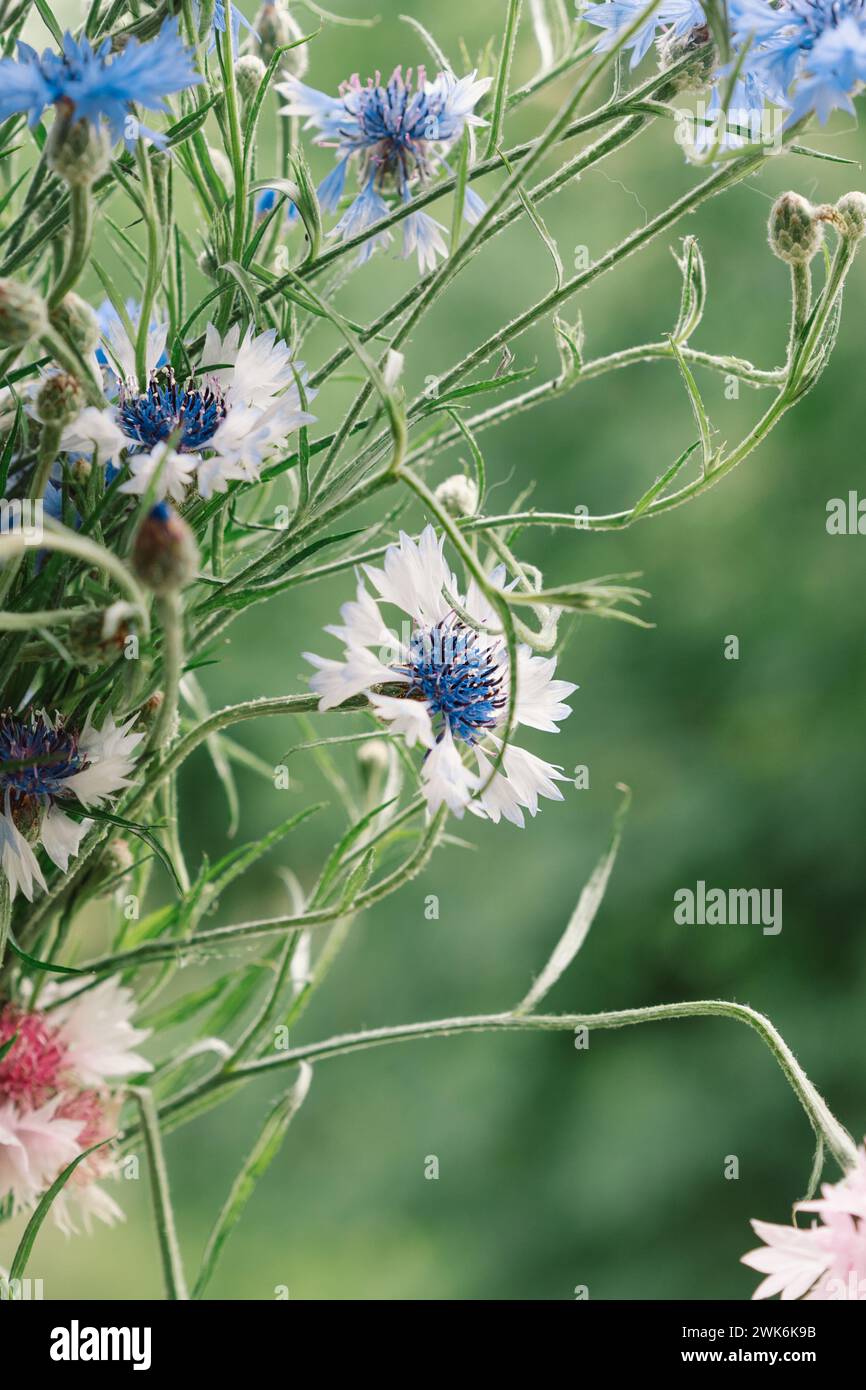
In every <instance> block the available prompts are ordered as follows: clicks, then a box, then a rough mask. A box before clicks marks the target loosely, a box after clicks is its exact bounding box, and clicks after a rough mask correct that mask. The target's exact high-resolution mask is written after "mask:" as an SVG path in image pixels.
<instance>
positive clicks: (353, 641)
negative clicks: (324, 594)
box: [306, 526, 577, 826]
mask: <svg viewBox="0 0 866 1390" xmlns="http://www.w3.org/2000/svg"><path fill="white" fill-rule="evenodd" d="M442 544H443V542H442V540H437V537H436V532H435V531H434V529H433V527H432V526H428V527H427V528H426V530H425V531H424V532H423V534H422V535H421V538H420V540H419V541H418V542H417V543H416V542H415V541H413V540H412V539H411V538H410V537H409V536H407V535H404V534H401V536H400V542H399V545H392V546H389V548H388V550H387V551H386V554H385V559H384V565H383V568H382V569H378V568H376V567H374V566H371V565H367V566H365V570H366V574H367V578H368V579H369V581H370V583H371V584H372V586H373V588H374V589H375V590H376V593H377V595H378V598H376V597H374V596H373V595H372V594H371V593H370V591H369V589H367V588H366V586H365V584H364V582H363V580H361V581H359V583H358V588H357V593H356V596H355V598H354V599H353V600H351V601H350V602H348V603H345V604H344V605H343V607H342V608H341V610H340V616H341V618H342V624H340V625H339V626H335V627H329V628H327V629H326V631H328V632H330V633H331V634H332V635H333V636H335V637H336V638H337V639H338V640H339V641H340V642H342V644H343V659H342V660H333V659H331V658H328V657H321V656H316V655H314V654H313V653H306V657H307V660H308V661H309V662H310V663H311V664H312V665H313V666H315V667H317V668H318V669H317V671H316V674H315V675H314V676H313V677H312V678H311V681H310V684H311V686H312V688H313V689H314V690H315V691H316V692H317V693H318V695H319V696H320V697H321V698H320V702H319V708H320V709H322V710H326V709H332V708H333V707H334V706H335V705H339V704H342V703H343V701H344V700H347V699H349V698H350V697H351V696H354V695H359V694H361V693H364V694H366V695H367V696H368V698H369V699H370V702H371V704H372V706H373V708H374V709H375V711H376V713H377V714H378V715H379V716H380V718H382V719H383V720H385V721H386V722H387V723H388V724H390V727H391V731H392V732H393V733H394V734H396V735H398V736H400V737H402V738H404V739H405V741H406V743H407V745H408V746H409V747H413V746H415V745H416V744H417V745H419V746H421V747H422V748H424V749H425V750H426V751H425V756H424V763H423V766H422V769H421V780H422V786H423V790H424V795H425V797H426V799H427V804H428V807H429V808H430V810H431V811H433V810H435V809H436V808H437V807H439V806H441V805H443V804H444V805H447V806H448V807H449V809H450V810H452V811H453V812H454V814H455V815H458V816H461V815H462V814H463V812H464V811H465V810H466V809H467V808H468V809H469V810H471V811H473V812H474V813H475V814H478V815H482V816H487V817H489V818H490V819H491V820H493V821H499V820H500V819H501V818H502V817H503V816H504V817H505V819H507V820H510V821H512V822H513V823H514V824H515V825H519V826H522V825H523V824H524V811H529V813H530V815H533V816H534V815H535V814H536V812H537V811H538V802H539V798H540V797H547V798H550V799H552V800H562V793H561V791H560V790H559V787H558V786H557V785H556V784H557V782H560V781H565V780H567V779H566V778H565V777H564V775H563V772H562V769H561V768H560V767H558V766H556V765H554V764H552V763H548V762H545V761H544V760H543V759H542V758H538V757H536V756H535V755H534V754H532V753H528V752H526V750H525V749H522V748H518V747H515V746H514V745H511V744H509V745H508V746H507V747H506V749H505V752H504V754H503V760H502V764H501V767H500V769H499V770H498V771H497V772H496V773H495V774H494V775H493V776H492V778H491V773H492V772H493V766H494V760H495V759H496V757H497V756H498V752H499V749H500V747H501V737H502V732H503V729H504V726H505V724H506V722H507V719H508V692H509V688H510V669H509V657H508V650H507V647H506V646H505V644H504V643H503V642H502V641H501V639H500V638H498V637H496V636H493V635H490V634H488V633H486V632H484V631H479V630H476V628H474V627H472V626H470V625H469V624H468V623H467V622H466V621H465V620H464V618H462V617H460V616H459V615H458V614H457V613H456V612H455V611H454V609H453V608H452V607H451V604H450V603H449V601H448V599H447V598H446V597H445V594H444V592H443V591H444V590H446V589H447V590H448V592H449V593H451V594H454V595H457V581H456V579H455V577H454V575H453V574H452V573H451V571H450V569H449V568H448V566H447V564H446V561H445V558H444V555H443V553H442ZM504 580H505V571H504V568H502V567H499V568H497V569H496V570H494V571H493V573H492V574H491V575H490V582H491V583H492V584H494V585H497V586H501V585H502V584H503V582H504ZM457 601H458V603H459V605H460V607H461V608H462V609H463V610H464V611H465V613H466V614H467V615H468V617H469V618H470V619H472V620H473V621H474V622H475V623H477V624H478V625H479V627H481V628H484V627H486V628H489V627H492V626H494V623H495V618H494V615H493V613H492V611H491V606H490V603H489V601H488V600H487V599H486V598H485V597H484V595H483V594H482V593H481V591H480V590H479V588H478V586H477V584H476V583H475V582H474V580H473V581H472V582H471V583H470V585H469V588H468V590H467V593H466V595H465V597H464V598H462V599H461V598H458V600H457ZM380 603H387V604H392V605H393V606H395V607H396V608H399V609H402V610H403V612H404V613H405V614H408V617H409V622H408V624H404V629H405V630H404V634H403V638H402V640H401V639H400V638H398V637H397V636H396V634H394V633H393V632H391V631H390V630H389V629H388V627H387V625H386V622H385V620H384V618H383V617H382V614H381V612H380V608H379V605H380ZM371 649H375V650H371ZM555 670H556V661H555V659H553V658H543V657H537V656H533V654H532V652H531V651H530V649H529V648H528V647H519V648H518V651H517V697H516V701H515V710H514V713H515V727H516V726H518V725H521V724H523V725H526V726H527V727H530V728H534V729H543V730H546V731H548V732H551V733H557V732H558V728H557V724H558V721H560V720H562V719H564V718H565V717H566V716H567V715H568V714H570V713H571V710H570V707H569V706H568V705H567V704H565V703H564V701H565V699H566V698H567V697H568V696H569V695H570V694H571V693H572V692H573V691H574V690H576V688H577V687H576V686H574V685H572V684H571V683H570V682H568V681H562V680H557V679H555V675H554V673H555ZM383 686H384V687H386V688H385V689H384V690H383V689H380V688H377V687H383ZM401 687H402V688H401ZM467 754H468V760H467V757H466V755H467Z"/></svg>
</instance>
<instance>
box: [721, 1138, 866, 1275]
mask: <svg viewBox="0 0 866 1390" xmlns="http://www.w3.org/2000/svg"><path fill="white" fill-rule="evenodd" d="M795 1210H797V1211H807V1212H816V1213H817V1214H818V1215H819V1216H820V1217H821V1224H820V1225H819V1224H817V1223H813V1224H812V1225H811V1226H810V1227H808V1228H806V1229H803V1230H800V1229H798V1228H797V1227H796V1226H776V1225H773V1224H772V1223H770V1222H768V1221H753V1222H752V1227H753V1229H754V1231H755V1234H756V1235H758V1236H760V1237H761V1240H763V1241H764V1242H765V1244H764V1245H762V1246H759V1247H758V1249H757V1250H750V1251H749V1253H748V1254H747V1255H744V1256H743V1264H746V1265H748V1266H749V1267H750V1269H756V1270H758V1272H759V1273H760V1274H764V1275H766V1278H765V1279H764V1280H763V1281H762V1282H761V1283H760V1284H759V1285H758V1287H757V1288H756V1289H755V1292H754V1293H753V1294H752V1297H753V1298H772V1296H773V1295H774V1294H780V1295H781V1297H782V1299H783V1300H787V1299H795V1298H806V1299H815V1300H822V1301H826V1300H830V1301H832V1300H841V1299H855V1300H861V1301H866V1148H864V1149H861V1150H859V1151H858V1155H857V1163H856V1165H855V1167H854V1168H852V1169H851V1171H850V1172H848V1173H846V1175H845V1177H844V1178H842V1180H841V1182H837V1183H825V1184H824V1185H823V1186H822V1188H821V1196H820V1197H818V1198H816V1199H815V1200H814V1201H811V1202H798V1203H797V1206H796V1208H795Z"/></svg>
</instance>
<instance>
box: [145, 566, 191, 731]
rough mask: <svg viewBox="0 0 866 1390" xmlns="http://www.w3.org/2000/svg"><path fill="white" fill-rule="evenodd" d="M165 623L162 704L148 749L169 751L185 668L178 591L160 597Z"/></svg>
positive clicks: (162, 617) (181, 608)
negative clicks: (168, 746) (181, 679)
mask: <svg viewBox="0 0 866 1390" xmlns="http://www.w3.org/2000/svg"><path fill="white" fill-rule="evenodd" d="M156 611H157V614H158V617H159V620H160V623H161V625H162V696H163V698H162V704H161V705H160V707H159V712H158V714H157V717H156V719H155V720H154V723H153V728H152V730H151V734H150V738H149V739H148V743H147V747H148V749H154V750H157V751H160V752H163V751H167V745H168V743H169V741H170V739H171V736H172V731H173V729H174V726H175V724H176V722H177V710H178V701H179V698H180V678H181V673H182V671H183V605H182V603H181V598H180V594H179V593H177V592H176V591H172V592H171V593H168V594H164V595H163V596H162V597H161V598H158V599H157V602H156Z"/></svg>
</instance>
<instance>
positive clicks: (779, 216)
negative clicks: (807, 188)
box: [767, 193, 824, 265]
mask: <svg viewBox="0 0 866 1390" xmlns="http://www.w3.org/2000/svg"><path fill="white" fill-rule="evenodd" d="M767 235H768V237H769V240H770V248H771V250H772V251H773V254H774V255H776V256H778V257H779V259H780V260H783V261H787V262H788V263H789V264H790V265H796V264H800V265H806V264H808V262H809V261H811V259H812V257H813V256H814V255H815V253H816V252H817V251H818V249H819V247H820V245H821V242H822V240H823V237H824V228H823V225H822V223H821V221H820V220H819V218H818V217H817V209H816V208H813V206H812V204H811V203H810V202H809V201H808V200H807V199H806V198H801V196H800V194H799V193H783V194H782V196H781V197H780V198H777V199H776V201H775V203H774V204H773V207H772V210H771V212H770V222H769V226H768V228H767Z"/></svg>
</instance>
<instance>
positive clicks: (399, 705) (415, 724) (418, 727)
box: [370, 693, 436, 748]
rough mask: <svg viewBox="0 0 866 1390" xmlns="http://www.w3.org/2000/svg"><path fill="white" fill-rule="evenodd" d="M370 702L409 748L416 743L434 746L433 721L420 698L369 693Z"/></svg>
mask: <svg viewBox="0 0 866 1390" xmlns="http://www.w3.org/2000/svg"><path fill="white" fill-rule="evenodd" d="M370 704H371V705H372V706H373V708H374V709H375V711H376V713H377V714H378V715H379V716H380V717H381V718H382V719H387V720H388V722H389V723H390V725H391V732H392V733H394V734H401V735H402V736H403V738H404V739H405V740H406V743H407V745H408V746H409V747H410V748H414V746H415V744H416V743H420V744H422V745H423V746H424V747H425V748H434V747H435V746H436V739H435V736H434V734H433V721H432V720H431V718H430V714H429V711H428V709H427V706H426V705H425V704H424V702H423V701H422V700H408V699H403V700H401V699H399V698H398V697H397V696H394V695H376V694H373V693H371V695H370Z"/></svg>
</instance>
